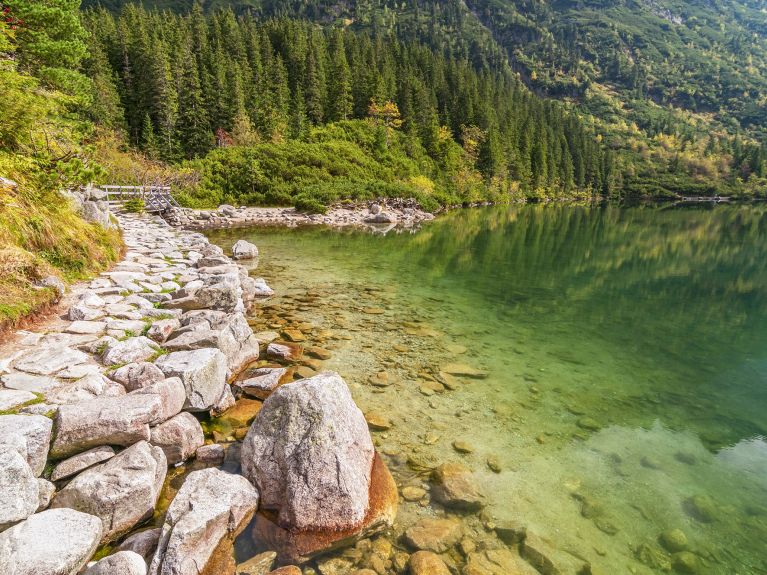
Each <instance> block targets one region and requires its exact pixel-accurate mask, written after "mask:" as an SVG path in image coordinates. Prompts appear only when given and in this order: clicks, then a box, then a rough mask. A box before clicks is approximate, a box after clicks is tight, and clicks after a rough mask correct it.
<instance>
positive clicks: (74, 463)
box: [51, 445, 115, 481]
mask: <svg viewBox="0 0 767 575" xmlns="http://www.w3.org/2000/svg"><path fill="white" fill-rule="evenodd" d="M114 455H115V450H114V449H112V448H111V447H109V446H108V445H102V446H101V447H94V448H93V449H89V450H88V451H83V452H82V453H78V454H77V455H73V456H72V457H70V458H69V459H65V460H64V461H61V462H60V463H59V464H58V465H56V467H54V468H53V473H51V481H58V480H59V479H66V478H67V477H72V476H73V475H77V474H78V473H80V472H81V471H83V470H85V469H88V468H89V467H91V466H93V465H96V464H97V463H102V462H103V461H106V460H107V459H111V458H112V457H114Z"/></svg>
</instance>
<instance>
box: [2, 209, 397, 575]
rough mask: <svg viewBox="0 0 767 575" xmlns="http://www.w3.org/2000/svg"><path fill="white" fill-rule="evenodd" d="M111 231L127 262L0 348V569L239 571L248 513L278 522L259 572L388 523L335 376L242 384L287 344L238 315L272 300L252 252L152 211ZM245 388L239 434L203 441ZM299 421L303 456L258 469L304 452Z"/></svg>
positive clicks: (379, 484) (391, 512)
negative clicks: (327, 484)
mask: <svg viewBox="0 0 767 575" xmlns="http://www.w3.org/2000/svg"><path fill="white" fill-rule="evenodd" d="M118 220H119V223H120V227H121V229H122V231H123V235H124V240H125V244H126V247H127V252H126V254H125V257H124V259H123V260H122V261H121V262H120V263H119V264H117V265H116V266H115V267H114V268H113V269H112V270H110V271H108V272H104V273H102V274H101V275H100V276H99V277H97V278H95V279H94V280H92V281H90V282H88V283H87V284H82V285H78V286H76V288H75V289H74V290H73V293H72V294H71V296H70V297H69V299H68V301H67V303H70V304H71V305H69V308H68V310H67V312H66V314H65V315H64V316H63V317H60V318H58V319H56V320H55V321H53V322H50V323H46V324H44V325H40V326H39V329H38V330H37V331H23V332H20V333H18V334H16V337H15V338H14V340H13V342H12V344H11V345H10V347H7V348H5V349H4V350H3V353H4V355H3V358H2V362H1V363H0V380H1V381H2V386H1V387H0V429H1V430H2V433H0V459H1V460H2V461H1V464H0V549H7V550H8V553H5V552H3V553H2V554H0V571H2V572H25V573H26V572H39V573H54V572H55V573H66V574H72V575H74V574H75V573H80V572H81V570H82V569H83V568H84V567H86V566H87V570H86V571H85V572H87V573H88V574H89V575H98V574H99V573H110V574H113V575H114V574H117V573H119V574H125V575H145V574H146V573H160V572H168V571H174V570H176V569H180V568H181V565H182V564H185V563H186V562H188V561H190V560H192V561H194V564H195V565H198V566H201V567H204V566H206V565H207V566H208V568H209V569H213V568H214V567H213V566H214V565H215V572H220V573H234V572H235V565H234V563H233V561H234V554H233V552H232V545H233V541H234V538H235V537H236V536H237V535H238V534H239V533H241V532H243V531H245V530H249V529H255V527H251V519H252V518H253V516H254V514H255V512H256V510H257V509H261V510H267V511H271V512H272V513H277V514H280V513H283V514H285V515H286V516H287V517H288V518H287V519H280V525H279V527H277V525H276V524H275V525H274V526H273V527H272V528H271V529H270V531H269V533H270V534H271V535H272V536H274V537H278V538H282V541H281V542H277V541H276V542H275V543H274V544H273V545H272V546H271V549H270V551H269V553H267V554H266V555H265V556H264V555H262V556H260V557H259V564H260V566H261V568H262V570H261V571H259V573H266V572H267V571H270V570H271V568H272V566H274V564H275V561H279V563H280V564H281V565H289V564H290V563H292V562H304V561H306V560H308V559H309V558H311V557H313V556H314V555H316V554H317V553H319V552H321V551H322V550H324V549H325V548H327V547H328V546H332V545H337V544H339V542H340V541H341V540H342V539H343V540H345V541H349V542H354V541H355V540H357V539H359V538H361V537H363V536H370V535H372V534H375V533H377V532H379V531H381V530H385V529H387V528H389V527H391V525H392V524H393V521H394V516H395V514H396V509H397V489H396V486H395V485H394V483H393V480H392V478H391V475H390V474H389V472H388V470H387V469H386V466H385V465H384V464H383V462H382V461H381V460H380V458H378V457H377V455H376V454H375V449H374V447H373V443H372V439H371V436H370V434H369V432H368V429H367V424H366V422H365V419H364V417H363V415H362V412H361V411H360V410H359V409H358V408H357V407H356V405H355V404H354V402H353V400H352V399H351V396H350V395H349V392H348V388H347V387H346V384H345V382H344V381H343V380H342V379H341V378H340V377H339V376H338V375H337V374H334V373H332V372H323V373H317V375H316V377H307V378H305V379H302V381H297V382H295V384H294V385H291V386H289V387H285V388H284V389H283V388H282V387H281V386H282V383H286V382H285V381H282V380H281V379H280V378H279V377H277V378H276V379H275V377H274V372H280V370H281V368H278V367H274V368H272V369H271V370H270V369H267V370H266V372H265V373H264V370H263V369H262V370H260V372H259V373H258V374H257V375H255V376H254V377H251V378H248V379H242V378H240V379H237V376H238V374H240V373H241V372H242V371H243V370H244V369H245V368H246V367H248V366H249V365H251V364H252V363H253V362H254V361H256V360H258V359H259V357H262V358H264V359H265V358H267V357H269V358H271V361H272V362H274V361H275V360H278V361H279V360H283V361H290V358H289V357H286V356H285V351H286V350H290V349H291V348H290V343H289V342H288V341H283V342H282V343H280V341H279V340H281V339H282V337H281V336H280V334H277V333H274V334H269V333H267V334H264V333H261V334H254V333H253V331H252V329H251V328H250V326H249V325H248V321H247V319H246V316H245V313H246V312H247V311H248V309H249V308H250V307H251V306H252V305H253V304H254V303H255V302H256V301H257V300H258V299H259V298H265V297H268V296H270V295H271V294H272V293H273V292H272V290H271V289H270V288H269V286H268V285H267V284H266V282H265V281H264V280H263V279H261V278H253V277H250V275H249V271H250V270H249V267H248V264H247V262H248V261H250V260H252V259H253V258H254V257H255V256H256V255H257V253H258V251H257V248H256V247H255V246H254V245H252V244H249V243H247V242H240V243H239V244H238V245H237V246H236V248H235V249H234V250H233V254H232V258H230V257H228V256H226V255H224V253H223V251H222V250H221V248H219V247H217V246H215V245H213V244H210V243H209V242H208V240H207V239H206V238H205V237H204V236H202V235H200V234H198V233H195V232H189V231H179V230H174V229H172V228H170V227H169V226H168V224H167V223H166V222H164V221H162V220H160V219H159V218H150V217H148V216H144V217H135V216H128V215H123V216H118ZM238 261H239V262H245V264H244V265H243V264H242V263H236V262H238ZM275 340H277V341H275ZM254 389H258V390H259V392H260V393H259V394H257V396H258V397H259V399H258V400H253V399H245V400H244V401H246V402H247V407H248V408H249V409H250V411H249V414H248V416H247V417H246V418H245V419H244V420H243V422H242V423H243V425H244V428H243V430H244V431H245V433H243V434H242V435H238V437H237V438H234V437H226V436H225V437H216V436H215V434H210V433H208V434H207V435H206V433H205V431H204V429H207V426H205V427H204V426H203V425H201V424H205V422H206V421H207V420H208V419H209V418H210V417H215V416H219V415H221V414H229V413H230V412H235V413H237V412H238V410H239V411H243V410H242V406H241V401H240V400H239V399H238V398H244V396H246V395H247V396H248V397H253V396H252V394H251V393H252V391H253V390H254ZM331 389H332V392H331V391H330V390H331ZM283 396H284V397H283ZM267 397H271V398H273V399H272V402H271V403H268V402H264V399H266V398H267ZM281 402H287V403H289V404H290V405H291V406H292V407H291V411H290V412H289V413H286V412H283V411H282V408H280V404H281ZM270 406H271V407H270ZM262 409H263V411H264V413H265V416H264V418H262V419H261V420H259V421H261V422H262V423H258V422H254V417H255V416H256V414H257V413H258V412H260V411H261V410H262ZM307 410H308V411H307ZM267 412H269V413H273V417H272V416H269V415H266V414H267ZM307 421H309V422H311V423H309V424H308V425H307V423H306V422H307ZM340 421H343V422H344V426H343V433H341V432H340V431H341V430H340V428H337V427H336V425H338V422H340ZM263 422H266V423H263ZM251 424H252V427H253V428H254V430H255V431H253V432H252V433H251V431H250V427H251ZM268 424H276V425H277V427H276V428H275V429H272V430H270V429H267V428H264V429H261V427H263V426H267V427H268ZM294 427H295V429H296V430H297V431H296V433H298V431H299V430H300V433H299V434H298V435H297V436H296V437H295V440H296V441H298V440H299V439H302V438H303V439H306V438H314V439H313V440H311V442H310V443H311V445H312V446H313V448H312V449H313V451H312V456H311V457H305V458H301V459H300V460H299V461H295V460H291V461H286V462H285V464H284V465H283V464H280V466H279V468H270V467H269V466H268V465H266V460H264V459H263V457H262V456H260V455H258V454H259V453H261V452H263V451H264V450H266V451H268V452H269V453H271V454H272V455H271V457H278V455H277V453H278V452H279V450H280V449H285V450H286V453H288V452H289V453H293V454H296V453H298V452H300V451H301V450H302V449H305V448H304V447H302V446H301V445H300V444H295V445H293V444H291V439H290V438H289V437H287V436H286V434H287V435H290V430H291V429H293V428H294ZM349 427H351V428H352V429H349ZM277 429H279V430H280V433H279V436H280V444H279V445H277V444H275V442H276V441H277V438H278V434H277V432H276V430H277ZM211 435H213V437H211ZM241 452H242V454H241ZM339 457H340V458H342V459H343V460H344V463H343V465H342V466H341V467H337V465H336V464H337V462H338V461H339ZM187 466H188V468H187ZM169 468H170V471H169ZM179 470H181V471H182V473H181V474H179ZM224 470H225V471H224ZM293 476H301V477H307V476H314V477H317V478H318V479H322V480H323V481H324V480H326V479H327V480H330V479H332V478H333V477H336V476H338V477H337V478H336V479H333V484H334V485H336V486H337V487H336V488H331V489H330V490H328V489H324V488H323V489H322V497H321V498H320V499H318V497H319V493H320V491H316V490H315V488H314V487H310V489H309V490H308V491H306V490H305V491H304V492H303V493H301V494H299V493H297V492H294V493H292V495H289V493H288V492H289V490H290V489H292V488H290V487H289V485H292V484H294V483H292V482H293V479H292V477H293ZM317 489H319V486H318V487H317ZM280 493H282V494H283V496H286V497H289V499H284V498H283V496H280V495H278V494H280ZM272 494H274V495H272ZM288 509H289V510H288ZM152 517H155V518H156V519H157V521H156V522H153V521H149V522H148V523H147V520H150V519H151V518H152ZM203 526H204V532H205V533H206V535H205V536H204V537H202V538H200V537H198V536H197V535H195V534H196V533H198V532H202V531H201V529H202V528H203ZM146 527H149V528H148V529H146ZM263 528H264V527H263V521H262V522H261V524H260V527H259V529H261V530H263ZM248 533H249V531H248ZM288 533H289V534H290V537H289V538H297V540H292V539H291V540H290V541H285V540H284V538H285V537H286V534H288ZM299 544H300V545H299ZM296 549H298V550H299V551H295V550H296ZM106 553H109V554H108V555H106V556H104V555H105V554H106ZM94 554H95V559H99V560H98V561H95V562H92V559H93V558H94ZM101 557H103V558H101ZM296 571H297V572H299V573H300V570H298V567H295V566H294V567H292V570H287V571H285V570H283V571H279V572H280V573H285V572H287V573H293V572H296ZM174 572H175V571H174Z"/></svg>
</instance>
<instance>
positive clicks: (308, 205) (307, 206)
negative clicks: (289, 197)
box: [295, 195, 328, 214]
mask: <svg viewBox="0 0 767 575" xmlns="http://www.w3.org/2000/svg"><path fill="white" fill-rule="evenodd" d="M295 206H296V209H297V210H298V211H299V212H307V213H310V214H324V213H326V212H327V211H328V209H327V207H326V206H324V205H323V204H322V203H320V202H319V201H318V200H316V199H314V198H310V197H309V196H305V195H300V196H297V197H296V199H295Z"/></svg>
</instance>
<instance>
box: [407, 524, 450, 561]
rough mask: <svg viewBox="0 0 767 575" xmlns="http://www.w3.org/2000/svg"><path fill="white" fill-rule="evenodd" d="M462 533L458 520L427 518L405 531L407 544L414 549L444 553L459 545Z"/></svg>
mask: <svg viewBox="0 0 767 575" xmlns="http://www.w3.org/2000/svg"><path fill="white" fill-rule="evenodd" d="M462 533H463V529H462V527H461V523H460V521H458V520H457V519H452V518H450V519H443V518H426V519H421V520H420V521H418V523H416V524H414V525H412V526H411V527H409V528H408V529H407V530H406V531H405V542H406V543H407V544H408V545H410V546H411V547H412V548H414V549H418V550H422V551H432V552H434V553H444V552H445V551H447V550H448V549H450V548H451V547H452V546H453V545H455V544H456V543H458V541H459V540H460V538H461V534H462Z"/></svg>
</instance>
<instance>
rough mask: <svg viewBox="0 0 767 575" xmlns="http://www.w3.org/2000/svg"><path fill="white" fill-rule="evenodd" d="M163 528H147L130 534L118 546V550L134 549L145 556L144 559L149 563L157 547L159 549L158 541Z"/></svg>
mask: <svg viewBox="0 0 767 575" xmlns="http://www.w3.org/2000/svg"><path fill="white" fill-rule="evenodd" d="M161 532H162V529H160V528H159V527H157V528H154V529H145V530H144V531H139V532H138V533H134V534H133V535H130V536H129V537H127V538H126V539H125V541H123V542H122V543H121V544H120V546H119V547H118V548H117V550H118V551H133V552H134V553H138V554H139V555H141V557H143V558H144V561H146V562H147V563H149V562H150V561H151V560H152V556H153V555H154V552H155V549H157V542H158V541H159V540H160V533H161Z"/></svg>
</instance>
